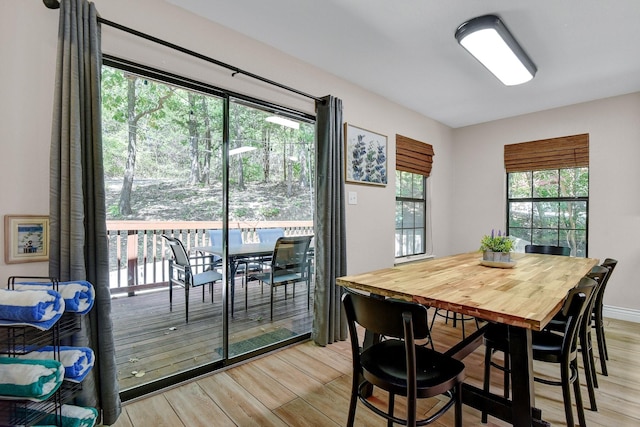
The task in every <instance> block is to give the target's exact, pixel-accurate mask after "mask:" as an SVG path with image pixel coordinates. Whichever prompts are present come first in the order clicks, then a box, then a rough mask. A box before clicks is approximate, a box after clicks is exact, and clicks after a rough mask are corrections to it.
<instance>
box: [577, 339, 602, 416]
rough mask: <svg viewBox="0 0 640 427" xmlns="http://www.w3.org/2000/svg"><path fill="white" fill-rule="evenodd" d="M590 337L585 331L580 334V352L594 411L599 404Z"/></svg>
mask: <svg viewBox="0 0 640 427" xmlns="http://www.w3.org/2000/svg"><path fill="white" fill-rule="evenodd" d="M588 340H589V337H588V335H587V334H585V333H584V332H583V333H581V334H580V352H581V353H582V365H583V366H584V375H585V377H586V380H587V391H588V393H589V404H590V405H591V410H592V411H597V410H598V406H597V405H596V393H595V385H594V381H593V375H592V373H593V370H592V368H591V366H592V364H593V360H591V359H590V356H589V349H590V348H591V345H590V343H589V341H588Z"/></svg>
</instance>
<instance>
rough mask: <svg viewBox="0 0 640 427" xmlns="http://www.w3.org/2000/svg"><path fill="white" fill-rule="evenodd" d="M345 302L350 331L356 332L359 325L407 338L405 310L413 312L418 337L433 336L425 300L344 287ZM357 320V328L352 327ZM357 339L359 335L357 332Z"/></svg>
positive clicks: (375, 331)
mask: <svg viewBox="0 0 640 427" xmlns="http://www.w3.org/2000/svg"><path fill="white" fill-rule="evenodd" d="M344 289H345V293H344V295H343V296H342V304H343V306H344V309H345V313H346V315H347V322H348V324H349V334H350V335H352V338H353V333H355V325H354V323H357V324H358V325H360V326H362V327H363V328H365V329H366V330H368V331H370V332H373V333H374V334H380V335H384V336H385V337H393V338H404V322H403V313H408V314H409V315H410V316H411V319H412V323H413V336H414V338H415V339H424V338H428V337H430V335H429V324H428V321H427V309H426V307H425V306H423V305H421V304H416V303H412V302H408V301H401V300H397V299H388V298H387V299H384V298H375V297H371V296H367V295H364V294H361V293H357V292H354V291H351V290H349V289H348V288H344ZM352 324H353V328H354V329H353V330H351V327H352ZM355 339H356V341H357V339H358V336H357V334H355Z"/></svg>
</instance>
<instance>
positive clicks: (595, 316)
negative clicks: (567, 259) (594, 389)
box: [591, 258, 618, 376]
mask: <svg viewBox="0 0 640 427" xmlns="http://www.w3.org/2000/svg"><path fill="white" fill-rule="evenodd" d="M601 265H602V266H603V267H605V268H607V269H608V270H609V274H607V277H605V279H604V283H602V286H600V289H599V291H598V294H597V295H596V298H595V299H596V301H595V303H594V307H593V313H592V315H591V319H592V323H591V327H592V328H593V329H595V330H596V341H597V342H598V356H599V358H600V368H601V370H602V375H604V376H608V375H609V373H608V372H607V360H609V353H608V350H607V341H606V339H605V335H604V319H603V315H602V310H603V307H604V291H605V288H606V287H607V283H608V282H609V279H610V278H611V274H612V273H613V270H614V269H615V268H616V265H618V261H617V260H615V259H613V258H606V259H605V260H604V261H603V262H602V264H601Z"/></svg>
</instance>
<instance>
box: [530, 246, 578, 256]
mask: <svg viewBox="0 0 640 427" xmlns="http://www.w3.org/2000/svg"><path fill="white" fill-rule="evenodd" d="M524 251H525V252H526V253H528V254H544V255H562V256H569V255H571V248H567V247H566V246H551V245H526V246H525V247H524Z"/></svg>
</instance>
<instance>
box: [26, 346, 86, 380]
mask: <svg viewBox="0 0 640 427" xmlns="http://www.w3.org/2000/svg"><path fill="white" fill-rule="evenodd" d="M59 349H60V359H58V357H57V356H58V352H57V351H56V347H53V346H46V347H42V348H39V349H37V350H34V351H32V352H29V353H27V354H24V355H20V356H19V357H20V358H21V359H32V360H47V359H55V360H60V362H62V365H63V366H64V379H65V380H69V381H72V382H77V383H79V382H82V380H84V377H86V376H87V374H88V373H89V372H90V371H91V368H93V364H94V362H95V355H94V353H93V350H91V349H90V348H88V347H71V346H60V347H59Z"/></svg>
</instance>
